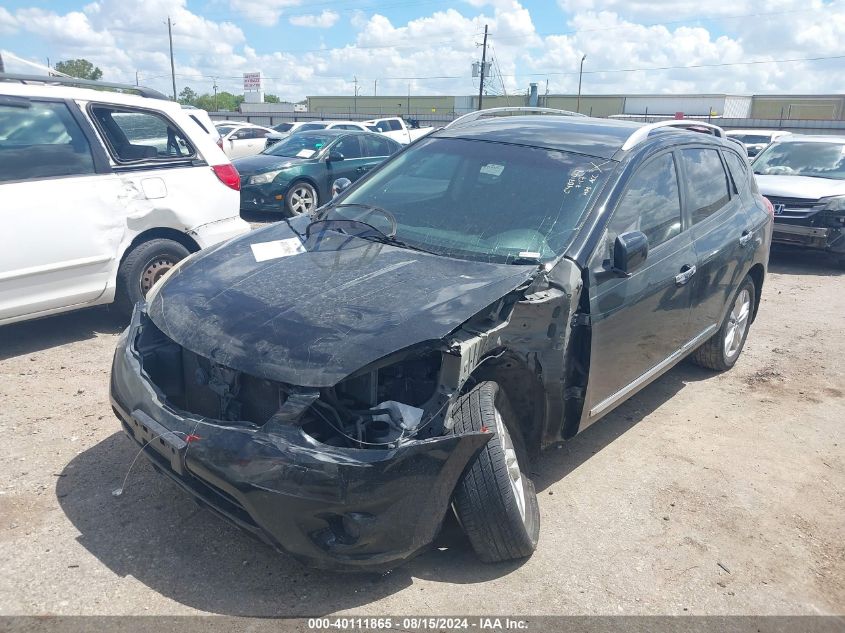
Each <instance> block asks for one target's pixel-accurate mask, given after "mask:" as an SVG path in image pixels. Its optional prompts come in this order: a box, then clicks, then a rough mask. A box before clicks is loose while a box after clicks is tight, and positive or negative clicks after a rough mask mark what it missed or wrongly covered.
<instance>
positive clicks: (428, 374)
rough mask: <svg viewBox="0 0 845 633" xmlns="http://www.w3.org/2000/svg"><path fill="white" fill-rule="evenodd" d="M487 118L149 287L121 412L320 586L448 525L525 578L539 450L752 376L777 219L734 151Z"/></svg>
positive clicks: (122, 377)
mask: <svg viewBox="0 0 845 633" xmlns="http://www.w3.org/2000/svg"><path fill="white" fill-rule="evenodd" d="M524 110H530V109H523V111H524ZM497 112H498V111H494V113H497ZM546 112H547V111H546ZM480 115H485V116H486V118H483V119H478V118H477V117H478V116H480ZM490 115H491V112H481V113H473V114H472V115H468V116H467V117H464V118H460V119H458V120H457V121H455V122H454V123H453V124H451V125H449V126H447V127H446V128H445V129H442V130H440V131H437V132H434V133H432V134H431V135H429V136H428V137H427V138H425V139H421V140H420V141H419V142H417V143H415V144H413V145H412V146H410V147H408V148H407V149H404V150H403V151H401V152H399V153H397V154H395V155H394V156H393V157H392V158H390V159H388V160H387V161H385V162H384V163H383V164H382V165H381V166H380V167H378V168H376V169H374V170H373V171H372V172H370V173H369V174H368V175H367V176H366V177H364V178H362V179H360V180H359V181H358V182H357V183H355V184H353V185H352V186H351V187H348V188H347V189H346V190H345V191H343V192H342V193H341V194H340V195H339V196H338V197H337V198H335V199H334V200H333V201H332V202H330V203H329V204H326V205H324V206H323V207H321V208H320V209H319V210H317V211H316V212H314V213H313V214H311V215H300V216H297V217H295V218H293V219H292V220H289V221H287V222H279V223H275V224H272V225H269V226H267V227H266V228H263V229H259V230H258V231H255V232H253V233H252V234H250V235H249V236H245V237H242V238H239V239H237V240H234V241H232V242H230V243H229V244H227V245H226V246H224V247H222V248H219V249H217V250H215V251H213V252H210V253H207V254H200V255H197V256H194V257H192V258H191V259H190V260H188V261H186V262H185V263H184V264H182V265H181V266H180V267H179V268H178V269H177V270H176V271H175V272H174V273H172V275H170V276H169V278H168V279H167V280H166V281H164V282H163V283H161V284H159V285H158V286H156V288H154V289H153V292H152V293H151V296H150V297H149V298H148V301H147V303H146V305H143V306H139V308H138V309H137V311H136V312H135V315H134V316H133V319H132V324H131V326H130V327H129V329H128V330H127V332H126V334H125V335H124V336H122V337H121V339H120V343H119V346H118V349H117V352H116V354H115V357H114V365H113V367H112V380H111V388H112V391H111V395H112V402H113V405H114V410H115V411H116V413H117V415H118V417H119V418H120V419H121V421H122V423H123V428H124V429H125V431H126V433H127V434H128V435H129V437H131V438H132V439H133V440H134V441H135V442H136V443H137V445H138V446H141V447H142V450H143V452H144V454H145V455H146V456H147V457H148V458H149V459H150V460H152V461H153V463H155V464H156V466H157V470H158V471H159V472H161V473H163V474H165V475H167V476H168V477H170V478H172V479H173V480H174V481H176V482H177V483H178V484H179V485H180V486H181V487H182V488H183V489H184V490H186V491H187V492H189V493H190V494H192V495H194V496H195V497H198V498H200V499H201V500H202V501H203V504H204V505H206V506H209V507H212V508H215V509H216V511H217V512H218V513H220V514H222V515H223V516H225V517H227V518H228V519H229V520H231V521H233V522H235V523H236V524H238V525H240V526H241V527H243V528H244V529H246V530H248V531H249V532H251V533H253V534H256V535H258V536H260V537H261V538H263V539H264V540H266V541H267V542H268V543H270V544H272V545H273V546H274V547H276V548H278V549H280V550H283V551H287V552H290V553H291V554H293V555H294V556H296V557H297V558H299V559H301V560H303V561H305V562H306V563H308V564H313V565H318V566H329V567H347V568H351V567H355V568H374V569H384V568H389V567H392V566H395V565H396V564H398V563H399V562H401V561H403V560H406V559H407V558H408V557H410V556H412V555H414V554H415V553H416V552H417V551H419V550H420V549H421V548H423V547H425V546H426V545H427V544H428V543H430V542H431V541H432V539H433V538H434V536H435V535H436V533H437V531H438V530H439V528H440V526H441V523H442V522H443V519H444V516H445V515H446V513H447V512H448V511H449V509H450V507H453V508H454V510H455V512H456V513H457V515H458V517H459V519H460V523H461V525H462V526H463V529H464V530H465V531H466V533H467V535H468V537H469V541H470V543H471V544H472V547H473V548H474V549H475V551H476V552H477V553H478V555H479V556H480V558H481V559H482V560H484V561H501V560H508V559H515V558H521V557H525V556H528V555H530V554H531V553H532V552H533V550H534V548H535V546H536V544H537V539H538V536H539V525H540V515H539V510H538V505H537V499H536V494H535V490H534V486H533V484H532V482H531V479H530V473H531V467H530V463H531V460H532V459H534V458H535V457H536V456H537V454H538V452H539V451H540V449H541V448H544V447H548V446H552V445H555V444H557V443H559V442H560V441H562V440H566V439H569V438H571V437H572V436H574V435H575V434H576V433H577V432H579V431H581V430H583V429H584V428H586V427H588V426H589V425H591V424H592V423H594V422H595V421H597V420H598V419H600V418H601V417H602V416H604V415H606V414H607V413H608V412H609V411H611V410H612V409H613V408H614V407H616V406H617V405H619V404H620V403H621V402H623V401H624V400H626V399H627V398H629V397H630V396H632V395H633V394H635V393H636V392H638V391H639V390H640V389H642V388H643V387H644V386H646V385H647V384H649V383H650V382H652V381H653V380H655V379H656V378H658V377H659V376H660V375H662V374H663V373H665V372H666V371H667V370H669V369H670V368H671V367H672V366H673V365H675V364H676V363H678V362H680V361H681V360H682V359H683V358H685V357H687V356H690V355H691V356H692V359H693V360H694V361H695V362H697V363H699V364H700V365H702V366H704V367H708V368H710V369H713V370H717V371H721V370H727V369H729V368H731V367H732V366H733V365H734V364H735V363H736V362H737V359H738V358H739V356H740V354H741V352H742V348H743V345H744V343H745V340H746V337H747V335H748V332H749V327H750V325H751V323H752V321H753V320H754V318H755V315H756V313H757V308H758V305H759V302H760V294H761V292H762V289H763V283H764V279H765V275H766V265H767V259H768V251H769V243H770V239H771V231H772V215H771V208H770V207H769V206H767V204H766V202H765V200H764V198H763V197H762V196H760V194H759V193H758V192H757V190H756V186H755V184H754V180H753V177H752V175H751V172H750V169H749V166H748V163H747V162H746V161H745V160H744V157H743V156H742V155H741V154H740V153H739V152H738V151H737V148H736V147H735V144H734V143H730V142H727V141H725V140H723V139H722V138H720V137H721V136H722V131H721V130H720V129H719V128H717V127H715V126H711V125H707V124H701V123H693V124H690V123H688V122H683V121H671V122H664V123H657V124H652V125H648V126H643V127H640V126H638V125H636V124H633V123H628V122H617V121H610V120H607V119H590V118H587V117H577V116H550V115H548V114H547V115H545V116H530V115H529V116H527V115H522V116H509V117H507V118H504V119H503V118H501V117H494V116H490ZM679 126H683V127H679ZM687 128H689V129H693V130H704V131H707V132H712V133H713V134H714V135H712V136H711V135H710V134H700V133H694V132H691V131H690V130H689V129H687ZM326 133H328V132H326ZM679 397H683V395H680V396H679ZM152 438H155V441H154V442H153V441H151V440H152Z"/></svg>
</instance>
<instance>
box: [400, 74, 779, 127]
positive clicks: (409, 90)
mask: <svg viewBox="0 0 845 633" xmlns="http://www.w3.org/2000/svg"><path fill="white" fill-rule="evenodd" d="M790 107H791V106H790ZM408 118H409V119H410V118H411V82H410V81H409V82H408Z"/></svg>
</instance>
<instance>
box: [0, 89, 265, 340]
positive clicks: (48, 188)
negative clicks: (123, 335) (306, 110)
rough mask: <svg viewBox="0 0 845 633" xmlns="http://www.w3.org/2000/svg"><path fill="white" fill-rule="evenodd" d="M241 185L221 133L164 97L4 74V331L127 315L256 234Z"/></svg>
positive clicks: (0, 289)
mask: <svg viewBox="0 0 845 633" xmlns="http://www.w3.org/2000/svg"><path fill="white" fill-rule="evenodd" d="M69 84H73V85H85V86H92V87H93V86H96V87H98V88H101V89H99V90H92V89H86V88H79V87H73V86H71V85H69ZM105 87H108V88H122V89H126V90H129V89H132V90H136V91H138V92H139V93H141V94H143V95H146V96H137V95H130V94H123V93H118V92H113V91H106V90H103V89H102V88H105ZM239 189H240V179H239V177H238V172H237V170H236V169H235V168H234V167H233V166H232V164H231V162H230V161H229V159H228V158H226V156H225V155H224V154H223V152H222V151H221V150H220V148H219V147H217V145H216V144H215V142H214V140H213V139H212V137H211V136H209V134H207V133H206V132H203V130H202V129H201V128H200V127H199V125H198V124H197V123H196V122H195V121H194V120H193V119H191V118H190V116H189V115H188V114H187V113H186V112H185V111H184V110H183V109H182V108H181V107H179V104H177V103H173V102H171V101H168V100H167V98H166V97H164V96H163V95H161V94H160V93H156V92H155V91H150V90H146V89H137V88H134V87H131V86H119V85H117V84H103V83H100V82H85V81H83V80H67V79H64V78H61V79H59V78H55V77H51V78H48V77H30V76H23V75H4V74H0V200H2V202H0V209H2V211H3V214H2V216H0V324H6V323H12V322H14V321H21V320H24V319H30V318H34V317H40V316H45V315H48V314H54V313H57V312H64V311H66V310H72V309H75V308H82V307H87V306H92V305H98V304H106V303H112V302H114V303H115V304H116V306H117V307H118V308H119V309H120V310H121V311H123V312H124V313H126V312H129V311H130V310H131V309H132V306H133V305H134V304H135V302H136V301H139V300H141V299H143V297H144V295H145V294H146V293H147V291H149V289H150V288H151V287H152V285H153V284H154V283H155V282H156V281H157V280H158V279H159V278H160V277H161V276H162V275H164V273H165V272H167V270H169V269H170V268H171V267H172V266H173V265H174V264H175V263H176V262H178V261H179V260H181V259H182V258H184V257H186V256H187V255H189V254H190V253H192V252H194V251H198V250H200V249H202V248H205V247H207V246H210V245H212V244H217V243H218V242H222V241H224V240H226V239H228V238H230V237H234V236H236V235H240V234H242V233H245V232H247V231H249V225H248V224H247V223H246V222H244V221H243V220H242V219H241V218H240V215H239V201H240V196H239V193H238V190H239Z"/></svg>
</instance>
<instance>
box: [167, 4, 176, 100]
mask: <svg viewBox="0 0 845 633" xmlns="http://www.w3.org/2000/svg"><path fill="white" fill-rule="evenodd" d="M167 37H168V39H170V78H171V79H172V80H173V100H174V101H176V67H175V66H174V65H173V23H172V22H171V21H170V16H169V15H168V16H167Z"/></svg>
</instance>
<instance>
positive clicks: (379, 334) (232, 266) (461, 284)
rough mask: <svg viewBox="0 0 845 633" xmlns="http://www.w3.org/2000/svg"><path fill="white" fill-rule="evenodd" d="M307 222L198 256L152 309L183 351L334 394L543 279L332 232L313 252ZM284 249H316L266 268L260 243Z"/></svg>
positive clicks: (525, 269)
mask: <svg viewBox="0 0 845 633" xmlns="http://www.w3.org/2000/svg"><path fill="white" fill-rule="evenodd" d="M307 224H308V219H307V218H296V220H295V221H292V222H291V223H287V222H280V223H278V224H275V225H271V226H268V227H266V228H264V229H260V230H258V231H253V232H252V233H248V234H246V235H244V236H242V237H239V238H236V239H234V240H232V241H230V242H228V243H226V244H225V245H223V246H221V247H219V248H215V249H213V250H212V251H211V252H208V253H200V254H199V255H197V256H195V257H193V258H191V260H189V261H188V262H187V263H186V264H185V265H183V266H182V267H181V268H179V269H177V270H176V271H175V273H174V274H173V275H172V276H171V277H170V278H169V279H168V280H167V281H166V282H165V283H164V284H163V285H162V287H161V288H160V289H158V291H157V293H156V294H155V295H154V297H153V299H152V300H151V301H150V302H149V305H148V313H149V316H150V318H151V319H152V320H153V322H154V323H155V324H156V326H157V327H158V328H159V329H160V330H161V331H162V332H163V333H164V334H165V335H167V336H168V337H169V338H170V339H172V340H173V341H174V342H176V343H178V344H179V345H182V346H183V347H185V348H187V349H189V350H190V351H192V352H194V353H196V354H199V355H201V356H204V357H206V358H210V359H213V360H214V361H215V362H217V363H219V364H221V365H224V366H226V367H230V368H233V369H237V370H239V371H243V372H245V373H248V374H251V375H253V376H260V377H263V378H267V379H270V380H275V381H279V382H285V383H289V384H295V385H300V386H304V387H328V386H331V385H334V384H336V383H337V382H339V381H340V380H342V379H343V378H345V377H346V376H348V375H349V374H350V373H352V372H354V371H356V370H358V369H360V368H362V367H364V366H365V365H368V364H369V363H372V362H373V361H376V360H378V359H380V358H382V357H384V356H386V355H388V354H390V353H392V352H395V351H399V350H401V349H403V348H406V347H409V346H412V345H416V344H419V343H422V342H424V341H435V340H439V339H441V338H443V337H444V336H446V335H447V334H449V333H450V332H451V331H452V330H454V329H455V328H457V327H458V326H460V325H461V324H463V323H464V322H465V321H466V320H468V319H469V318H470V317H472V316H473V315H475V314H476V313H478V312H479V311H481V310H482V309H484V308H485V307H487V306H489V305H490V304H492V303H493V302H495V301H496V300H498V299H499V298H500V297H502V296H503V295H505V294H507V293H508V292H511V291H513V290H515V289H516V288H518V287H519V286H520V285H522V284H524V283H525V282H526V281H527V280H529V279H530V278H531V277H532V276H533V275H534V274H535V272H536V271H537V267H536V266H515V265H504V264H487V263H483V262H472V261H465V260H459V259H450V258H447V257H440V256H437V255H429V254H428V253H421V252H417V251H411V250H407V249H402V248H398V247H394V246H390V245H385V244H380V243H376V242H372V241H368V240H363V239H361V238H357V237H351V236H348V235H340V234H338V233H331V232H329V233H326V236H327V237H326V238H325V239H324V240H323V241H322V242H321V243H319V244H316V245H315V244H314V243H313V242H315V241H316V240H315V239H314V238H313V237H312V238H311V240H309V242H308V244H307V245H306V246H305V247H303V246H302V240H301V239H300V237H299V235H298V234H297V233H296V232H295V231H294V230H293V227H296V229H297V230H299V231H301V232H302V234H303V236H304V227H305V226H306V225H307ZM278 240H283V242H282V244H284V246H285V247H286V248H290V249H291V250H298V251H304V252H297V253H295V254H291V255H282V256H278V257H275V258H273V259H267V260H265V261H256V255H255V253H254V251H253V246H254V245H256V244H266V243H268V242H275V241H278ZM259 248H262V247H259ZM264 248H267V247H264ZM306 248H307V249H308V250H305V249H306ZM279 252H281V251H279Z"/></svg>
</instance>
